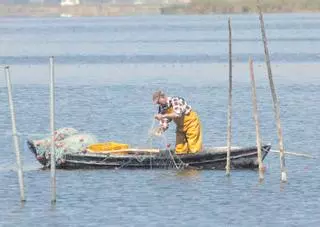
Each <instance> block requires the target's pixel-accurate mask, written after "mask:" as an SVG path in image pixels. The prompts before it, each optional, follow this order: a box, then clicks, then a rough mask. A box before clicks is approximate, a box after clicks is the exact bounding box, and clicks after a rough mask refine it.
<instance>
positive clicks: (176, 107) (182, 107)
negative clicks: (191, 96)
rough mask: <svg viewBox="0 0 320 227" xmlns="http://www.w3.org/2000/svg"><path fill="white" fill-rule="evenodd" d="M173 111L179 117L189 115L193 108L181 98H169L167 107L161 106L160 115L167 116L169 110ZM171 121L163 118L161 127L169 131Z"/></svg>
mask: <svg viewBox="0 0 320 227" xmlns="http://www.w3.org/2000/svg"><path fill="white" fill-rule="evenodd" d="M171 107H172V109H173V111H174V112H175V113H176V114H177V115H178V116H179V117H181V116H183V115H184V114H189V113H190V112H191V110H192V108H191V106H190V105H188V103H187V102H186V101H185V100H184V98H181V97H168V102H167V104H166V105H159V111H158V113H159V114H165V113H166V112H167V110H168V109H169V108H171ZM170 121H171V119H168V118H163V119H162V120H160V126H161V127H162V128H163V129H167V128H168V127H169V122H170Z"/></svg>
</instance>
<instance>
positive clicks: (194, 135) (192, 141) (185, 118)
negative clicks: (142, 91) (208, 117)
mask: <svg viewBox="0 0 320 227" xmlns="http://www.w3.org/2000/svg"><path fill="white" fill-rule="evenodd" d="M152 100H153V103H154V104H157V105H159V110H158V114H156V115H155V119H157V120H158V121H159V123H160V127H159V129H158V132H159V133H163V132H164V131H166V130H167V129H168V127H169V122H171V121H172V120H173V121H174V122H175V123H176V125H177V129H176V148H175V150H176V154H187V153H197V152H200V151H202V129H201V122H200V119H199V117H198V115H197V113H196V112H195V111H194V110H193V109H192V108H191V106H190V105H188V104H187V102H186V101H185V100H184V99H183V98H181V97H178V96H173V97H168V96H166V94H165V93H164V92H162V91H156V92H154V93H153V96H152Z"/></svg>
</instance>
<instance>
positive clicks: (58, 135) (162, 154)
mask: <svg viewBox="0 0 320 227" xmlns="http://www.w3.org/2000/svg"><path fill="white" fill-rule="evenodd" d="M154 128H155V127H154V122H153V124H152V126H151V129H150V130H149V137H148V143H149V146H150V148H151V147H153V139H154V138H157V139H158V140H162V141H163V143H162V144H164V145H165V147H166V148H165V149H159V151H157V152H155V153H154V152H153V153H152V152H149V153H148V152H141V150H139V149H133V150H135V152H133V151H132V149H131V153H130V154H129V153H128V152H126V149H128V150H129V152H130V149H129V146H128V145H127V144H121V143H115V142H106V143H98V141H97V139H96V137H95V136H94V135H92V134H88V133H81V132H79V131H78V130H76V129H74V128H61V129H58V130H57V131H55V132H54V146H55V161H56V166H57V167H59V166H62V164H64V163H65V161H66V160H70V158H71V159H72V158H74V157H79V154H80V157H91V156H90V154H92V153H94V154H93V155H96V154H101V153H104V154H105V155H104V156H103V160H104V161H106V160H108V159H110V158H114V157H115V156H116V157H120V159H119V160H120V161H119V164H120V166H118V168H124V167H128V166H130V165H134V163H136V164H138V165H142V166H145V167H146V168H153V167H158V168H159V167H160V168H175V169H182V168H184V166H185V164H184V163H183V162H182V161H181V159H180V158H179V157H178V156H177V155H175V153H174V151H172V150H170V146H169V145H168V144H167V138H166V136H165V135H164V134H163V133H158V131H157V130H156V129H154ZM27 143H28V146H29V148H30V150H31V151H32V152H33V153H34V154H35V156H36V158H37V160H38V161H39V162H40V163H41V164H42V165H43V166H44V167H49V166H50V163H51V161H50V160H51V136H47V137H45V138H40V139H39V138H32V139H29V140H28V142H27ZM114 150H119V151H120V150H122V151H123V153H121V152H116V153H115V152H113V151H114ZM146 150H149V151H150V150H152V149H146ZM73 154H76V155H73ZM82 154H83V155H84V154H85V155H84V156H82ZM72 155H73V156H72ZM121 155H123V156H122V157H123V158H121ZM124 156H126V157H124ZM82 160H84V159H82ZM121 160H122V161H121ZM124 160H126V161H124ZM78 161H79V160H78ZM80 162H81V161H80Z"/></svg>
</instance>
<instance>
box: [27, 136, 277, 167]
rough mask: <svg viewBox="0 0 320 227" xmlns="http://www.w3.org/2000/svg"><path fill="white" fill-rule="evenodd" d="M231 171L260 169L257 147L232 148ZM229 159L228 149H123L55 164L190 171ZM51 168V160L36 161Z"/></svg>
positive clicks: (265, 148) (265, 149)
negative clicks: (178, 151)
mask: <svg viewBox="0 0 320 227" xmlns="http://www.w3.org/2000/svg"><path fill="white" fill-rule="evenodd" d="M27 143H28V147H29V149H30V150H31V151H32V152H33V153H34V154H35V155H36V157H37V151H36V146H35V145H34V143H33V142H32V141H28V142H27ZM261 149H262V158H263V159H264V158H265V157H266V155H267V154H268V152H269V151H270V149H271V146H270V145H263V146H262V148H261ZM230 157H231V168H232V169H243V168H247V169H254V168H257V167H258V161H257V147H256V146H253V147H232V149H231V156H230ZM226 159H227V148H226V147H216V148H211V149H208V150H205V151H203V152H199V153H196V154H184V155H176V154H175V152H174V150H169V149H168V150H158V149H130V148H128V149H122V150H114V151H105V152H97V153H93V152H88V151H83V152H78V153H72V154H65V155H64V156H63V158H62V159H59V160H58V161H57V162H56V167H57V168H61V169H101V168H102V169H108V168H109V169H110V168H111V169H113V168H145V169H151V168H163V169H169V168H177V169H180V168H186V169H188V168H191V169H224V168H225V165H226ZM37 160H38V161H39V162H40V163H41V164H42V165H43V166H46V167H48V166H49V163H50V161H49V160H44V159H41V160H39V159H37Z"/></svg>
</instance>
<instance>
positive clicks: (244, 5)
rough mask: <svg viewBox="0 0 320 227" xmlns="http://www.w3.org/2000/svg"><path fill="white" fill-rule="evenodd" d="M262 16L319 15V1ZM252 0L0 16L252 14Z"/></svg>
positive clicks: (290, 3)
mask: <svg viewBox="0 0 320 227" xmlns="http://www.w3.org/2000/svg"><path fill="white" fill-rule="evenodd" d="M265 2H267V3H265V4H263V5H262V9H263V11H264V12H265V13H312V12H320V1H317V0H314V1H310V0H309V1H308V0H300V1H297V0H268V1H266V0H265ZM256 11H257V10H256V0H193V1H192V2H191V3H189V4H176V5H163V4H140V5H110V4H98V5H76V6H63V7H62V6H59V5H40V4H26V5H4V4H0V17H6V16H9V17H15V16H16V17H24V16H26V17H57V16H61V17H71V16H75V17H95V16H130V15H188V14H192V15H205V14H214V13H218V14H226V13H228V14H233V13H235V14H239V13H248V14H249V13H256Z"/></svg>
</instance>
